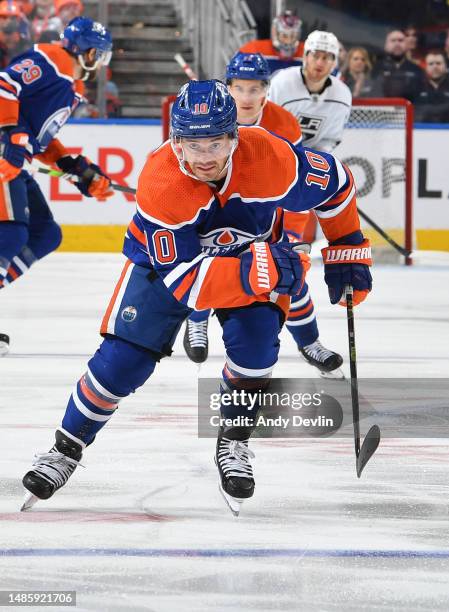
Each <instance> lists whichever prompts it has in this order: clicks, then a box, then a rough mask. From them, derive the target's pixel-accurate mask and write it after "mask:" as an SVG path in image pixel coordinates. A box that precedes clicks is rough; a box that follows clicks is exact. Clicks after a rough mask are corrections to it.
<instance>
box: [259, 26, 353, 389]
mask: <svg viewBox="0 0 449 612" xmlns="http://www.w3.org/2000/svg"><path fill="white" fill-rule="evenodd" d="M338 51H339V43H338V40H337V38H336V36H335V35H334V34H332V33H331V32H321V31H319V30H315V31H314V32H312V33H311V34H309V36H308V37H307V39H306V41H305V43H304V65H303V66H302V67H301V68H298V67H293V68H285V69H284V70H281V71H280V72H278V73H277V74H276V75H274V77H273V79H272V81H271V86H270V91H269V95H268V97H269V98H270V100H271V101H272V102H275V103H276V104H279V105H280V106H282V107H284V108H285V109H286V110H288V111H290V113H291V114H292V115H294V116H295V117H296V119H297V120H298V122H299V125H300V126H301V131H302V141H301V142H302V144H303V145H305V146H306V147H312V148H314V149H319V150H322V151H326V152H330V151H332V150H333V149H334V148H335V147H336V146H337V145H338V143H339V142H340V141H341V140H342V137H343V130H344V127H345V124H346V122H347V121H348V118H349V113H350V112H351V102H352V97H351V92H350V90H349V88H348V87H347V86H346V85H345V84H344V83H343V82H342V81H340V80H339V79H338V78H337V77H335V76H333V75H332V74H331V73H332V71H333V70H335V68H336V65H337V58H338ZM308 216H309V217H310V213H308ZM285 225H286V227H287V228H288V232H289V235H290V239H291V240H298V241H302V240H303V239H304V227H305V220H304V215H299V214H297V213H291V212H289V211H285ZM312 231H313V228H312ZM305 306H307V304H304V300H301V299H299V298H298V297H297V296H294V297H293V299H292V302H291V309H290V312H289V315H288V319H287V322H286V325H287V329H288V330H289V332H290V333H291V334H292V336H293V337H294V339H295V341H296V344H297V346H298V349H299V351H300V352H301V353H302V355H303V357H304V358H305V359H306V360H307V361H308V362H309V363H310V364H312V365H314V366H315V367H318V368H319V369H320V370H321V371H322V373H323V375H325V376H327V375H328V374H326V372H327V373H329V375H331V376H332V377H338V376H342V374H341V371H340V370H338V369H337V368H338V367H339V366H340V365H341V363H342V360H341V357H340V355H338V354H337V353H334V352H333V351H330V350H328V349H326V348H325V347H324V346H323V345H322V344H321V343H320V341H319V340H318V330H316V333H315V336H311V337H310V338H309V341H308V342H307V343H306V346H305V343H304V337H305V333H306V326H307V325H308V324H309V325H310V323H308V322H309V321H310V317H311V315H310V313H309V311H308V310H304V307H305ZM312 314H313V313H312ZM312 340H314V342H312ZM323 362H324V363H326V364H327V365H328V367H327V368H323ZM331 372H332V374H330V373H331Z"/></svg>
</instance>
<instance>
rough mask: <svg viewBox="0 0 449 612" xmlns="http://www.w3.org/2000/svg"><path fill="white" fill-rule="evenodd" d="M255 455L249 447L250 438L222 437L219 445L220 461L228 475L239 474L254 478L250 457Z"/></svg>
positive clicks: (242, 476)
mask: <svg viewBox="0 0 449 612" xmlns="http://www.w3.org/2000/svg"><path fill="white" fill-rule="evenodd" d="M254 457H255V455H254V453H253V451H252V450H250V449H249V448H248V440H245V441H243V442H241V441H239V440H228V438H221V440H220V445H219V447H218V461H219V462H220V466H221V469H222V470H223V472H224V473H225V475H226V476H238V477H240V478H252V477H253V468H252V466H251V463H250V459H254Z"/></svg>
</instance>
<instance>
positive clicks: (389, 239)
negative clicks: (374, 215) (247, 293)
mask: <svg viewBox="0 0 449 612" xmlns="http://www.w3.org/2000/svg"><path fill="white" fill-rule="evenodd" d="M357 210H358V211H359V215H360V216H361V217H362V219H365V221H366V222H367V223H368V224H369V225H371V227H372V228H373V229H375V230H376V232H377V233H378V234H380V235H381V236H382V238H383V239H384V240H386V241H387V242H388V244H390V245H391V246H392V247H393V248H394V249H396V251H399V253H400V254H401V255H404V257H410V255H411V254H412V252H411V251H409V250H408V249H406V248H404V247H402V246H401V245H400V244H398V243H397V242H396V241H395V240H393V238H392V237H391V236H390V235H389V234H387V233H386V232H385V231H384V230H383V229H382V228H381V227H380V226H379V225H377V223H376V222H375V221H373V220H372V219H371V217H369V216H368V215H367V214H366V213H364V212H363V210H360V208H358V207H357Z"/></svg>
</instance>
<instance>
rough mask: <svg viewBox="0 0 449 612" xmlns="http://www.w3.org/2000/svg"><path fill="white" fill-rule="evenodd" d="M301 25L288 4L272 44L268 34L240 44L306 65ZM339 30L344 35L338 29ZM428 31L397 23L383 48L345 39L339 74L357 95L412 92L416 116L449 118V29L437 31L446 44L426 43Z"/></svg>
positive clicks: (437, 120)
mask: <svg viewBox="0 0 449 612" xmlns="http://www.w3.org/2000/svg"><path fill="white" fill-rule="evenodd" d="M448 2H449V0H448ZM290 22H291V23H290ZM277 23H282V24H283V28H282V30H281V32H280V33H281V36H283V38H284V41H288V44H289V45H290V47H291V54H290V56H289V57H287V54H286V53H285V49H284V51H283V50H282V45H280V44H279V40H277V36H278V35H279V32H278V35H276V24H277ZM289 23H290V27H289ZM301 26H302V22H301V20H300V19H299V18H298V17H297V16H296V15H295V12H294V11H291V10H287V11H285V12H284V13H283V14H281V15H278V16H277V17H276V18H275V19H274V20H273V22H272V25H271V44H269V43H270V41H269V40H267V39H259V40H257V41H251V42H249V43H247V44H245V45H244V46H242V47H241V49H240V50H241V51H244V52H251V53H254V52H260V53H262V55H265V57H266V59H267V60H268V61H269V62H270V59H272V57H274V56H276V57H277V59H278V60H279V59H281V60H283V62H284V65H283V66H278V67H277V68H278V69H279V68H283V67H284V68H285V67H288V66H289V65H301V64H302V54H303V46H304V43H303V42H302V39H303V38H304V36H303V35H302V34H303V33H301ZM323 29H327V28H323ZM328 31H330V30H328ZM333 33H334V34H336V35H337V37H338V32H333ZM423 34H424V33H423V32H420V31H419V29H418V28H417V27H416V26H415V25H408V26H406V27H404V28H399V27H395V28H391V30H389V31H388V33H387V34H386V36H385V40H384V41H383V49H380V48H379V49H377V50H373V48H372V46H371V47H370V48H369V49H367V48H366V47H364V46H362V45H360V46H356V47H351V48H348V49H346V48H345V45H344V44H343V43H344V41H341V40H340V41H339V55H338V64H337V69H336V70H335V71H334V73H333V74H334V75H336V76H339V77H340V78H341V79H342V81H343V82H345V83H346V85H347V86H348V87H349V89H350V90H351V93H352V97H353V98H406V99H408V100H410V101H411V102H412V103H413V104H414V111H415V121H417V122H427V123H429V122H430V123H449V75H448V69H449V29H448V30H447V31H446V39H445V41H444V30H443V31H441V33H440V34H441V36H438V37H437V38H435V37H434V42H435V40H439V41H440V46H434V45H432V46H430V45H429V44H426V37H425V36H424V35H423ZM294 36H296V40H295V41H293V37H294ZM443 41H444V43H443ZM293 42H294V43H295V44H294V45H293ZM267 45H268V46H267ZM379 47H380V45H379ZM270 56H271V57H270Z"/></svg>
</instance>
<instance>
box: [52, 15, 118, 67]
mask: <svg viewBox="0 0 449 612" xmlns="http://www.w3.org/2000/svg"><path fill="white" fill-rule="evenodd" d="M61 39H62V46H63V47H64V49H67V51H68V52H69V53H71V54H72V55H76V56H81V55H82V54H83V53H86V51H89V49H96V54H95V65H94V66H93V67H92V66H85V65H83V64H84V62H81V65H82V66H83V68H84V69H85V70H95V69H96V67H97V65H98V63H99V62H100V61H101V63H102V64H103V65H104V66H107V65H108V64H109V62H110V60H111V55H112V36H111V34H110V32H109V30H107V29H106V28H105V27H104V25H102V24H101V23H98V21H92V19H89V18H88V17H75V19H72V21H71V22H70V23H69V24H68V25H67V27H66V28H65V29H64V32H63V33H62V34H61Z"/></svg>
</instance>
